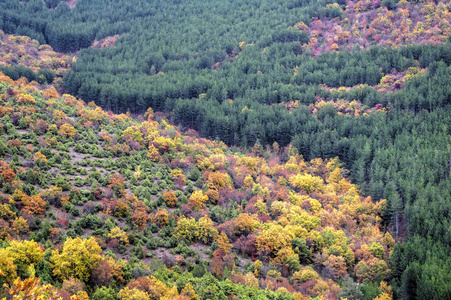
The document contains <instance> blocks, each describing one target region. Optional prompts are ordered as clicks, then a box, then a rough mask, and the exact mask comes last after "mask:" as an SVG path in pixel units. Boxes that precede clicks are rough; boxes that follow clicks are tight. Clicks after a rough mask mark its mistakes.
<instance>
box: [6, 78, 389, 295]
mask: <svg viewBox="0 0 451 300" xmlns="http://www.w3.org/2000/svg"><path fill="white" fill-rule="evenodd" d="M0 76H1V77H0V80H1V83H0V87H1V88H0V95H1V96H0V97H1V98H0V99H1V103H0V104H1V106H0V112H1V117H2V118H1V126H0V128H1V133H2V137H1V138H0V155H1V157H2V160H1V161H0V165H1V168H0V170H1V173H0V179H1V181H0V184H1V188H2V192H1V199H2V205H1V206H0V215H1V220H0V222H2V229H1V238H2V239H4V242H3V244H2V249H0V257H2V259H1V260H0V266H1V271H2V273H0V279H1V281H2V283H6V284H10V285H11V286H17V285H19V283H18V282H17V281H14V279H15V277H16V276H21V277H22V279H23V280H25V281H26V279H25V278H27V277H29V276H32V275H33V274H35V275H36V277H39V278H40V279H41V283H42V284H43V283H46V284H51V285H52V286H47V289H48V290H49V291H52V293H53V291H55V292H56V293H59V295H60V296H63V298H64V299H68V297H69V294H73V293H75V292H77V295H78V296H79V298H77V299H85V297H86V292H88V293H89V294H90V295H91V297H92V299H113V298H105V297H107V296H105V295H107V294H108V295H117V292H118V291H119V297H120V299H132V298H130V297H132V296H131V295H134V296H133V297H135V298H133V299H137V298H140V299H146V297H145V296H143V294H142V293H143V292H146V293H147V294H148V297H150V299H158V298H160V297H166V298H165V299H176V298H177V299H188V298H191V299H194V298H195V295H198V296H199V297H200V299H207V298H210V299H226V298H227V297H229V296H233V295H235V296H238V297H239V298H240V299H251V298H252V299H254V298H255V297H269V298H272V297H278V299H304V298H306V299H307V298H308V297H309V296H310V297H325V298H327V299H336V298H338V296H339V295H340V296H343V297H345V296H347V297H353V296H352V295H354V294H353V293H356V294H355V295H361V296H365V298H366V299H373V298H376V297H379V298H377V299H386V298H384V297H389V296H390V295H391V289H390V287H389V286H387V285H386V284H385V283H384V281H382V282H381V283H380V286H379V282H380V280H387V279H389V278H390V277H391V270H390V269H389V266H388V260H389V256H390V253H391V251H392V250H393V246H394V242H395V241H394V239H393V238H392V237H391V235H390V234H389V233H385V232H384V231H382V228H381V221H382V218H381V216H382V213H383V210H384V207H385V204H386V201H385V200H383V201H379V202H378V203H374V202H373V201H372V200H371V197H366V198H365V197H362V196H360V195H359V191H358V187H357V186H355V185H353V184H351V183H350V182H349V180H347V179H346V178H345V177H343V176H346V173H347V172H346V170H344V169H342V167H341V163H340V162H339V160H338V159H329V160H325V161H323V160H322V159H314V160H312V161H309V162H308V161H305V160H304V159H303V158H302V156H300V155H298V154H296V153H297V150H296V149H294V148H292V147H291V148H285V149H280V148H279V147H278V145H277V144H274V145H273V146H272V147H267V148H266V149H264V148H263V147H261V146H259V145H256V146H255V147H254V148H253V149H252V151H251V153H241V152H239V151H237V150H233V149H230V148H228V147H227V146H225V145H224V144H223V143H221V142H219V143H218V142H213V141H209V140H206V139H202V138H199V137H197V135H196V134H195V133H194V132H192V133H191V134H189V133H188V134H182V133H181V132H180V131H179V130H178V129H177V128H175V127H173V126H171V125H169V124H168V123H167V121H166V120H165V118H163V117H162V116H161V115H159V114H154V113H153V112H152V110H149V111H148V112H147V113H146V115H145V117H146V119H142V120H135V119H134V118H131V117H130V116H129V115H115V114H111V113H106V112H104V111H103V110H102V109H101V108H100V107H98V106H96V105H95V104H94V103H89V104H88V105H86V104H85V103H84V102H82V101H81V100H77V99H76V98H74V97H73V96H70V95H67V94H66V95H63V96H60V95H59V94H58V93H57V92H56V91H55V90H54V89H53V88H51V87H50V88H47V89H44V87H42V86H39V85H37V83H36V82H34V83H33V82H32V83H28V82H27V81H25V80H24V79H21V80H18V81H15V82H14V81H12V80H11V79H9V78H8V77H6V76H4V75H2V74H1V75H0ZM80 238H81V239H83V243H81V241H80V240H79V239H80ZM72 239H74V240H72ZM72 241H75V243H76V244H71V243H73V242H72ZM83 247H90V248H86V249H91V250H90V251H93V252H91V253H96V255H95V256H92V257H91V258H90V261H89V262H85V261H83V258H81V257H79V256H81V255H82V251H86V250H83ZM69 249H72V250H69ZM75 249H78V250H75ZM68 251H71V252H68ZM73 251H80V252H73ZM69 253H79V254H78V256H77V254H75V255H74V254H72V255H69ZM79 259H80V260H79ZM209 273H211V274H213V276H212V275H210V274H209ZM347 274H349V275H351V276H352V277H355V278H356V280H357V281H356V282H354V281H353V280H352V279H348V281H345V282H341V283H340V284H341V287H340V286H339V285H338V284H337V281H336V280H337V279H339V278H340V277H342V276H345V275H347ZM149 276H151V277H149ZM359 282H360V284H359ZM188 285H190V286H191V287H190V288H187V286H188ZM83 287H84V288H83ZM102 287H103V288H102ZM172 287H176V288H172ZM18 289H20V288H18ZM189 289H190V292H188V290H189ZM82 290H84V291H86V292H83V291H82ZM7 291H8V289H7V288H4V293H5V294H4V295H6V292H7ZM193 291H194V292H193ZM214 291H216V292H214ZM40 293H43V292H40ZM125 294H127V295H128V296H125ZM137 295H141V296H137ZM157 295H159V296H157ZM141 297H142V298H141ZM213 297H214V298H213ZM71 299H72V298H71Z"/></svg>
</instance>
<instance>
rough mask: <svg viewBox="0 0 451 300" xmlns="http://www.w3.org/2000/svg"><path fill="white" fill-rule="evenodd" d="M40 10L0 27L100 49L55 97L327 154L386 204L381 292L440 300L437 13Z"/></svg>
mask: <svg viewBox="0 0 451 300" xmlns="http://www.w3.org/2000/svg"><path fill="white" fill-rule="evenodd" d="M51 2H52V3H50V2H49V1H46V3H47V4H48V6H45V5H44V4H43V3H42V2H41V1H37V0H36V1H23V2H20V3H19V1H13V0H9V1H4V2H3V3H2V4H0V7H1V8H3V10H1V11H0V16H1V19H0V20H1V23H0V28H2V29H3V30H5V31H6V32H16V33H22V34H28V35H30V36H32V37H35V38H37V39H38V40H40V41H41V42H48V43H50V44H51V45H52V46H53V47H54V48H55V49H56V50H60V51H75V50H78V49H80V48H83V47H88V46H89V45H91V43H93V42H94V41H95V40H101V39H103V38H108V37H109V39H110V40H112V39H115V41H114V43H111V44H110V46H112V47H106V48H101V49H98V47H97V48H89V49H84V50H81V51H80V53H79V59H78V61H77V62H76V63H75V64H74V65H73V68H72V70H71V71H69V72H67V74H66V76H65V79H64V83H65V87H66V89H67V91H69V92H70V93H73V94H74V95H77V96H81V97H82V98H83V99H85V100H88V101H91V100H94V101H95V102H96V103H97V104H98V105H100V106H101V107H103V108H104V109H106V110H112V111H114V112H125V111H130V112H132V113H134V112H144V111H146V109H147V108H148V107H149V106H151V107H153V108H154V110H156V111H165V112H166V113H168V115H169V116H170V117H171V121H172V122H174V123H175V124H178V125H181V126H182V127H183V128H184V129H189V128H192V129H196V130H198V131H199V132H200V134H201V135H203V136H204V137H210V138H214V139H215V138H218V139H220V140H222V141H224V142H225V143H226V144H227V145H240V146H243V147H250V146H253V145H254V144H256V143H257V142H258V143H260V144H262V145H272V144H273V143H274V142H277V144H278V145H280V146H282V147H283V146H286V145H288V144H290V143H291V144H292V145H293V146H294V147H296V148H297V149H298V150H299V153H300V154H302V155H303V157H304V158H305V159H306V160H311V159H313V158H317V157H321V158H324V159H325V158H333V157H336V156H337V157H339V158H340V160H341V161H342V162H343V163H344V166H345V167H346V168H348V169H349V170H350V176H351V178H352V180H353V181H354V182H355V183H357V184H359V185H360V187H361V191H362V192H363V193H364V194H365V195H370V196H371V197H372V199H374V200H379V199H382V198H386V199H387V209H386V210H385V212H384V216H383V221H384V222H383V224H384V225H386V226H387V228H389V229H390V230H391V232H392V233H393V235H394V237H395V238H396V239H399V240H400V241H402V243H400V244H397V245H396V246H395V249H394V251H393V254H392V256H391V264H392V265H391V269H392V270H393V271H394V273H393V275H394V276H393V284H394V285H393V287H394V292H395V296H396V297H400V298H405V299H415V298H418V299H423V298H433V299H444V298H449V297H450V291H449V287H450V286H451V285H450V282H451V279H450V277H449V276H450V275H449V274H450V273H451V272H450V269H451V262H450V260H451V256H450V253H451V251H450V249H451V231H450V228H451V227H450V224H449V217H450V209H451V196H450V189H449V186H451V182H450V157H451V149H450V146H449V145H450V144H451V141H450V139H451V138H450V125H451V122H450V121H451V120H450V115H451V111H450V99H451V95H450V93H451V86H450V82H451V81H450V79H451V78H450V77H451V68H450V64H451V45H450V43H449V38H448V36H449V34H450V28H451V27H450V25H449V24H450V22H451V14H450V3H449V2H448V1H424V2H420V3H416V1H412V2H409V1H399V2H398V1H396V0H393V1H387V0H384V1H382V2H380V1H359V2H352V1H341V2H337V3H336V4H335V2H334V1H311V2H309V1H278V2H274V1H272V2H271V1H209V2H208V3H201V2H200V1H189V2H183V1H153V2H152V3H147V2H144V1H134V3H133V4H134V5H131V3H130V1H111V2H110V1H105V0H103V1H100V0H98V1H83V0H80V1H77V4H76V5H75V7H74V8H73V9H70V8H69V7H68V6H67V5H66V4H64V3H62V4H60V5H58V6H57V7H56V9H53V7H55V6H56V4H57V2H58V1H51ZM48 7H52V9H48ZM30 16H33V17H30ZM48 20H50V21H48ZM106 24H108V25H106ZM393 28H396V30H392V29H393ZM116 34H119V35H120V36H121V37H120V38H113V37H112V36H114V35H116ZM94 43H95V42H94ZM96 44H97V43H96ZM419 44H421V45H419Z"/></svg>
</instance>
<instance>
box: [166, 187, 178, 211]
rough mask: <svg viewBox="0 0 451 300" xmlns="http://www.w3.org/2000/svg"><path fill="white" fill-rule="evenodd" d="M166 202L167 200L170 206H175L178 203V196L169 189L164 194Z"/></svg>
mask: <svg viewBox="0 0 451 300" xmlns="http://www.w3.org/2000/svg"><path fill="white" fill-rule="evenodd" d="M163 199H164V202H166V205H167V206H168V207H171V208H172V207H175V205H176V204H177V196H176V195H175V193H174V192H173V191H167V192H165V193H164V194H163Z"/></svg>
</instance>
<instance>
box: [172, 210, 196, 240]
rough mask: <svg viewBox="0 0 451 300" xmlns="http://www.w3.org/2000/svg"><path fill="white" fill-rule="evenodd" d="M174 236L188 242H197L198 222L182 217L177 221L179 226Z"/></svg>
mask: <svg viewBox="0 0 451 300" xmlns="http://www.w3.org/2000/svg"><path fill="white" fill-rule="evenodd" d="M174 234H175V236H177V238H179V239H180V240H185V241H188V242H193V241H195V240H196V239H197V236H198V231H197V223H196V220H195V219H193V218H189V219H187V218H185V217H184V216H182V217H181V218H180V219H179V220H178V221H177V226H176V227H175V229H174Z"/></svg>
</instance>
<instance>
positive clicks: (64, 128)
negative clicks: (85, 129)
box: [58, 123, 77, 138]
mask: <svg viewBox="0 0 451 300" xmlns="http://www.w3.org/2000/svg"><path fill="white" fill-rule="evenodd" d="M76 133H77V131H76V130H75V128H74V127H73V126H71V125H70V124H68V123H64V124H63V125H61V127H60V129H59V130H58V134H59V135H61V136H63V137H69V138H72V137H74V136H75V134H76Z"/></svg>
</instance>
